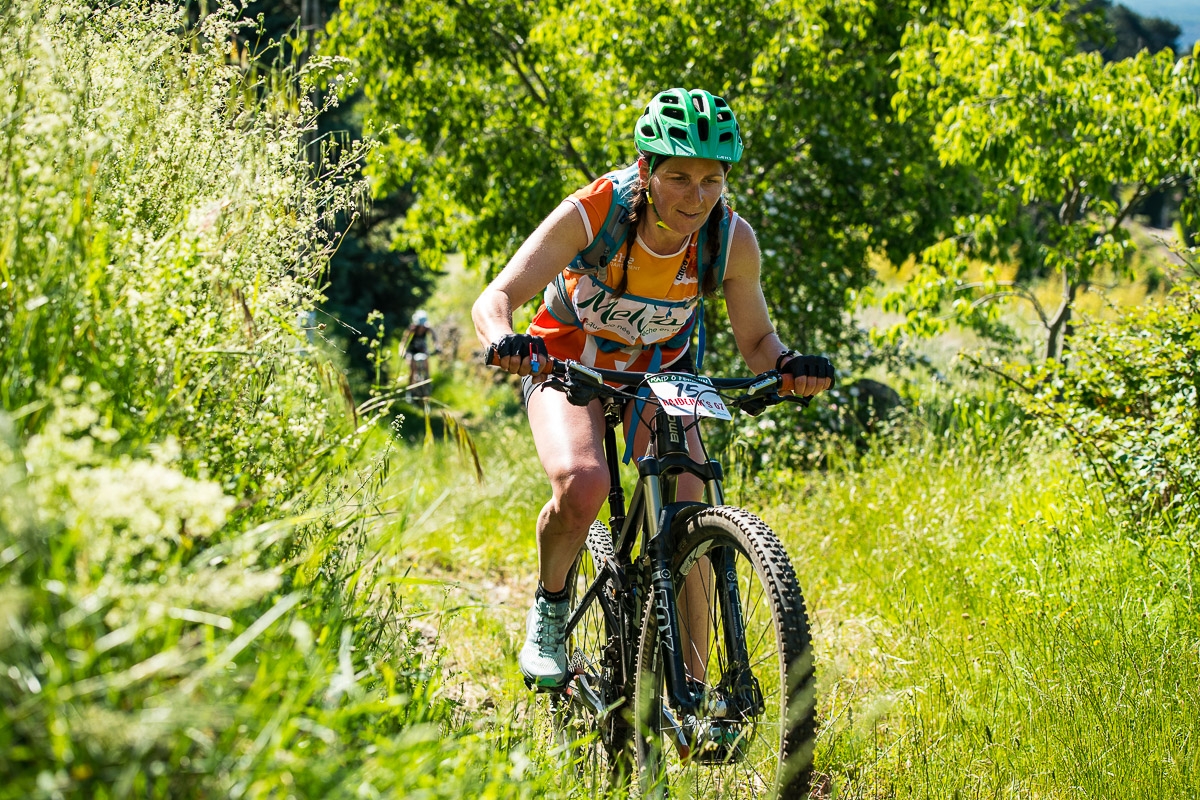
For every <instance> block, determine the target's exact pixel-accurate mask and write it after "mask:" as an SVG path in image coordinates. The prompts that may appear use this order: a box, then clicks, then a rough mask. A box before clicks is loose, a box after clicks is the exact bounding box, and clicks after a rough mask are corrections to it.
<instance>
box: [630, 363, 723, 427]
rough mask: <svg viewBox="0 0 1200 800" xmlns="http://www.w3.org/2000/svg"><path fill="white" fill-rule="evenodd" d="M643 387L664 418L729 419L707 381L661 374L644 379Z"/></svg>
mask: <svg viewBox="0 0 1200 800" xmlns="http://www.w3.org/2000/svg"><path fill="white" fill-rule="evenodd" d="M646 384H647V385H648V386H649V387H650V391H652V392H654V395H655V397H657V398H658V399H659V401H660V402H661V403H662V406H663V408H664V409H665V410H666V412H667V413H668V414H672V415H674V416H676V417H687V416H690V415H692V414H699V415H700V416H702V417H716V418H717V419H733V415H732V414H730V413H729V409H728V408H727V407H726V406H725V403H724V401H722V400H721V396H720V395H719V394H717V392H716V390H715V389H713V387H712V384H711V383H709V382H708V379H707V378H702V377H700V376H698V375H685V374H683V373H679V372H663V373H659V374H657V375H650V376H647V378H646Z"/></svg>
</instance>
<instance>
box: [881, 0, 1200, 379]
mask: <svg viewBox="0 0 1200 800" xmlns="http://www.w3.org/2000/svg"><path fill="white" fill-rule="evenodd" d="M899 64H900V67H899V77H898V87H899V91H898V92H897V94H896V96H895V100H894V102H895V105H896V107H897V110H898V112H899V115H900V117H901V118H902V119H906V118H909V117H910V116H914V115H915V116H923V117H927V118H929V119H931V120H932V121H933V122H934V125H935V127H934V133H933V143H934V146H935V147H936V149H937V151H938V154H939V157H940V158H941V160H942V161H943V162H945V163H948V164H957V165H963V166H965V167H968V168H970V169H971V171H972V173H973V174H974V175H976V176H977V177H978V179H979V181H980V184H981V188H982V191H983V197H984V203H983V207H984V208H985V209H986V212H985V213H979V214H970V215H964V216H959V217H958V218H957V220H956V221H955V231H954V236H953V237H950V238H947V239H945V240H944V241H942V242H940V243H938V244H936V245H934V246H933V247H930V248H928V249H926V250H925V251H924V253H923V254H922V259H921V269H920V271H919V273H918V275H917V276H916V277H915V278H914V279H913V280H912V281H911V282H909V283H908V284H907V285H906V286H905V287H904V288H903V289H902V290H900V291H899V292H897V293H894V294H893V295H891V296H890V297H888V298H886V299H885V307H887V308H888V309H890V310H894V311H901V312H904V313H905V314H906V320H905V321H904V322H903V323H900V324H899V325H897V326H894V327H893V328H892V329H891V330H890V331H888V332H887V336H888V337H889V338H892V339H895V338H897V337H899V336H901V335H930V334H934V333H939V332H941V331H943V330H944V329H945V327H946V325H947V323H948V321H949V320H951V319H953V320H955V321H958V322H960V323H962V324H966V325H969V326H973V327H976V328H978V329H980V330H983V331H984V332H988V331H995V330H996V323H997V317H996V316H995V312H994V311H992V310H991V308H990V307H991V305H992V304H993V303H994V302H995V301H1002V300H1009V299H1023V300H1025V301H1028V302H1030V303H1031V304H1032V305H1033V306H1034V308H1035V310H1036V311H1037V313H1038V315H1039V317H1040V319H1041V321H1042V323H1043V325H1044V326H1045V329H1046V336H1047V342H1046V350H1045V354H1046V356H1047V357H1056V356H1058V355H1059V354H1060V353H1061V350H1062V337H1063V335H1064V333H1065V331H1066V326H1067V324H1068V323H1069V321H1070V318H1071V311H1072V305H1073V303H1074V301H1075V299H1076V298H1077V296H1078V295H1079V293H1080V292H1083V291H1087V290H1089V289H1093V288H1098V283H1099V282H1101V281H1102V280H1103V279H1105V278H1106V276H1111V275H1117V276H1121V275H1125V274H1126V273H1127V271H1128V269H1127V265H1128V255H1129V251H1130V248H1131V246H1132V243H1131V239H1130V236H1129V233H1128V231H1127V229H1126V228H1125V227H1124V226H1123V225H1122V223H1123V222H1124V221H1125V220H1126V219H1127V218H1128V217H1129V215H1130V213H1131V212H1133V211H1134V210H1135V209H1136V207H1137V206H1138V204H1139V203H1140V202H1141V200H1142V199H1143V198H1145V197H1146V196H1147V195H1148V194H1149V193H1151V192H1154V191H1156V190H1159V189H1164V188H1169V187H1172V186H1178V185H1182V184H1184V183H1185V182H1186V181H1189V180H1191V181H1194V180H1195V179H1196V177H1197V175H1198V174H1200V155H1198V154H1200V95H1198V93H1197V87H1200V66H1198V64H1197V60H1196V59H1195V58H1194V57H1192V56H1185V57H1184V58H1182V59H1180V60H1179V61H1178V62H1176V61H1175V60H1174V58H1173V56H1172V54H1171V53H1170V52H1169V51H1162V52H1159V53H1156V54H1151V53H1149V52H1147V51H1143V52H1141V53H1139V54H1138V55H1136V56H1134V57H1133V58H1129V59H1125V60H1122V61H1118V62H1105V61H1104V60H1103V58H1102V57H1101V55H1100V54H1099V53H1096V52H1090V53H1080V52H1077V50H1076V43H1075V39H1074V29H1073V27H1072V25H1071V24H1070V23H1069V21H1068V20H1066V19H1065V18H1064V17H1063V16H1062V14H1061V12H1059V11H1055V10H1054V7H1042V5H1041V4H1036V3H1030V4H1026V3H1022V2H1005V3H993V4H987V5H980V4H962V5H961V6H957V7H955V11H954V14H953V16H952V17H951V19H949V20H947V21H945V22H942V23H934V24H928V25H913V26H910V28H909V30H908V32H907V34H906V36H905V40H904V49H903V50H902V52H901V54H900V59H899ZM1126 187H1128V188H1129V190H1130V191H1128V192H1125V191H1121V190H1122V189H1124V188H1126ZM1192 213H1194V212H1189V213H1188V215H1187V216H1186V217H1185V225H1186V227H1188V228H1189V229H1191V230H1195V229H1196V219H1195V217H1194V216H1192V215H1191V214H1192ZM1014 247H1017V248H1018V254H1019V255H1021V256H1022V257H1023V259H1024V264H1025V266H1026V267H1032V268H1033V269H1032V270H1026V271H1024V272H1023V273H1021V274H1018V275H1017V276H1016V277H1015V278H1014V279H1002V278H1001V277H1000V276H999V275H998V274H997V273H995V272H991V273H987V274H985V276H984V278H983V280H979V281H967V280H966V279H965V275H966V272H967V264H968V260H969V259H970V258H972V257H982V258H985V259H988V260H990V261H993V262H995V261H1001V262H1003V261H1005V260H1007V259H1009V258H1010V257H1011V255H1012V252H1013V248H1014ZM1044 275H1057V276H1058V280H1059V281H1060V282H1061V290H1060V292H1059V303H1060V304H1059V307H1058V308H1057V310H1051V309H1044V308H1043V307H1042V304H1041V303H1040V302H1039V300H1038V298H1037V296H1036V295H1035V294H1034V293H1033V292H1032V291H1031V289H1030V285H1029V281H1030V279H1031V278H1033V277H1036V276H1044ZM947 307H948V308H947ZM943 310H944V311H945V312H946V313H945V314H944V315H942V312H943Z"/></svg>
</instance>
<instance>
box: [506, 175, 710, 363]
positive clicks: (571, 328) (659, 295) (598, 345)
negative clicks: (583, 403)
mask: <svg viewBox="0 0 1200 800" xmlns="http://www.w3.org/2000/svg"><path fill="white" fill-rule="evenodd" d="M569 199H570V201H571V202H572V203H573V204H574V205H575V207H576V209H577V210H578V211H579V215H580V218H581V219H582V220H583V224H584V228H585V229H586V230H587V235H588V244H589V245H590V244H591V243H592V241H593V240H594V239H595V237H596V236H597V235H598V234H599V232H600V229H601V227H602V226H603V225H604V223H605V220H606V219H607V218H608V215H609V210H610V208H611V206H612V204H613V202H614V183H613V181H612V180H611V179H610V177H609V176H604V177H602V178H599V179H597V180H596V181H594V182H593V183H591V184H590V185H588V186H587V187H585V188H583V189H580V190H579V191H577V192H575V193H574V194H573V195H571V197H570V198H569ZM730 214H731V215H732V212H730ZM730 222H731V225H732V222H733V220H732V219H731V220H730ZM630 234H633V231H630ZM697 239H698V236H697V234H693V235H692V236H691V237H690V238H689V239H688V240H687V241H686V242H685V243H684V244H683V245H682V246H681V247H680V248H679V249H678V250H677V251H675V252H673V253H656V252H654V251H653V250H651V249H650V248H649V246H647V245H646V243H645V242H643V241H642V239H641V237H640V236H638V237H636V238H635V240H634V242H633V244H632V245H631V246H630V247H629V249H628V253H629V257H628V261H626V257H625V254H626V248H625V246H624V245H622V246H620V247H619V248H617V249H616V250H615V251H614V253H613V254H612V259H611V260H610V261H609V262H608V263H607V264H606V265H605V266H603V267H600V268H593V267H589V266H588V265H586V264H585V263H584V262H582V261H581V260H580V259H579V258H577V259H576V260H575V261H574V262H573V263H572V264H571V265H570V266H568V267H567V268H566V269H564V270H563V271H562V273H561V274H560V275H559V276H558V277H557V278H555V280H554V281H552V282H551V283H550V285H549V286H547V287H546V292H545V297H544V302H543V303H542V306H541V308H540V309H539V310H538V313H537V315H536V316H535V317H534V319H533V322H532V323H531V324H530V326H529V331H528V332H529V333H531V334H534V335H537V336H541V337H542V338H543V339H545V340H546V348H547V350H549V352H550V355H552V356H554V357H556V358H564V359H565V358H571V359H576V360H578V361H581V362H583V363H584V364H588V365H591V366H598V367H604V368H608V369H627V370H635V371H644V370H646V369H648V368H649V366H650V364H651V361H652V360H654V352H655V350H657V351H658V352H659V356H660V357H659V359H658V360H659V362H660V363H659V366H661V367H663V368H665V367H667V366H669V365H670V364H672V363H674V362H675V361H677V360H678V359H679V358H680V357H681V356H682V355H683V354H684V352H686V350H687V347H688V343H689V340H690V338H691V333H692V329H693V328H694V327H695V325H696V306H697V305H698V304H699V302H700V280H699V270H698V268H697V265H698V263H699V261H698V257H697V256H698V253H697V249H698V248H697ZM724 244H725V246H726V247H728V242H725V243H724ZM623 276H628V278H627V282H626V286H625V291H624V292H623V293H622V294H621V295H620V296H617V295H616V287H617V286H619V285H620V284H621V280H622V277H623Z"/></svg>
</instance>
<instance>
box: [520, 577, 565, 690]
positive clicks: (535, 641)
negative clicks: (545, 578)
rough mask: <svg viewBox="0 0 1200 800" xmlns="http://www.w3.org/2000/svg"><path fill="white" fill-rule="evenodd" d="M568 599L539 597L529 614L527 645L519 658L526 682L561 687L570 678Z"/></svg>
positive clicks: (534, 684)
mask: <svg viewBox="0 0 1200 800" xmlns="http://www.w3.org/2000/svg"><path fill="white" fill-rule="evenodd" d="M570 610H571V609H570V607H569V605H568V603H567V601H565V600H564V601H562V602H561V603H552V602H550V601H549V600H547V599H545V598H544V597H539V598H537V599H536V600H535V601H534V603H533V607H532V608H530V609H529V614H528V615H526V617H525V646H524V647H522V648H521V654H520V655H519V656H518V657H517V663H518V664H519V665H520V666H521V674H522V675H524V676H525V684H526V685H527V686H531V687H534V688H537V689H558V688H561V687H562V686H563V684H565V683H566V681H567V617H568V616H569V614H570Z"/></svg>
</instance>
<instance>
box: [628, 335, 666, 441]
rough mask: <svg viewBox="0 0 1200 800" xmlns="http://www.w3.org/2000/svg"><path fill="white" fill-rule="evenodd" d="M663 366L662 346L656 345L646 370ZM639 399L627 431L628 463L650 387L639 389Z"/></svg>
mask: <svg viewBox="0 0 1200 800" xmlns="http://www.w3.org/2000/svg"><path fill="white" fill-rule="evenodd" d="M661 366H662V348H661V347H655V348H654V355H652V356H650V366H648V367H646V372H658V368H659V367H661ZM637 396H638V399H637V400H635V401H634V402H633V421H632V422H631V423H630V424H629V430H628V431H627V432H626V433H625V457H624V458H623V459H622V463H625V464H628V463H629V459H630V458H632V457H633V440H634V437H635V436H636V435H637V429H638V426H639V425H641V424H642V409H643V408H645V407H646V400H645V398H647V397H649V396H650V387H649V386H643V387H642V388H640V389H638V393H637Z"/></svg>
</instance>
